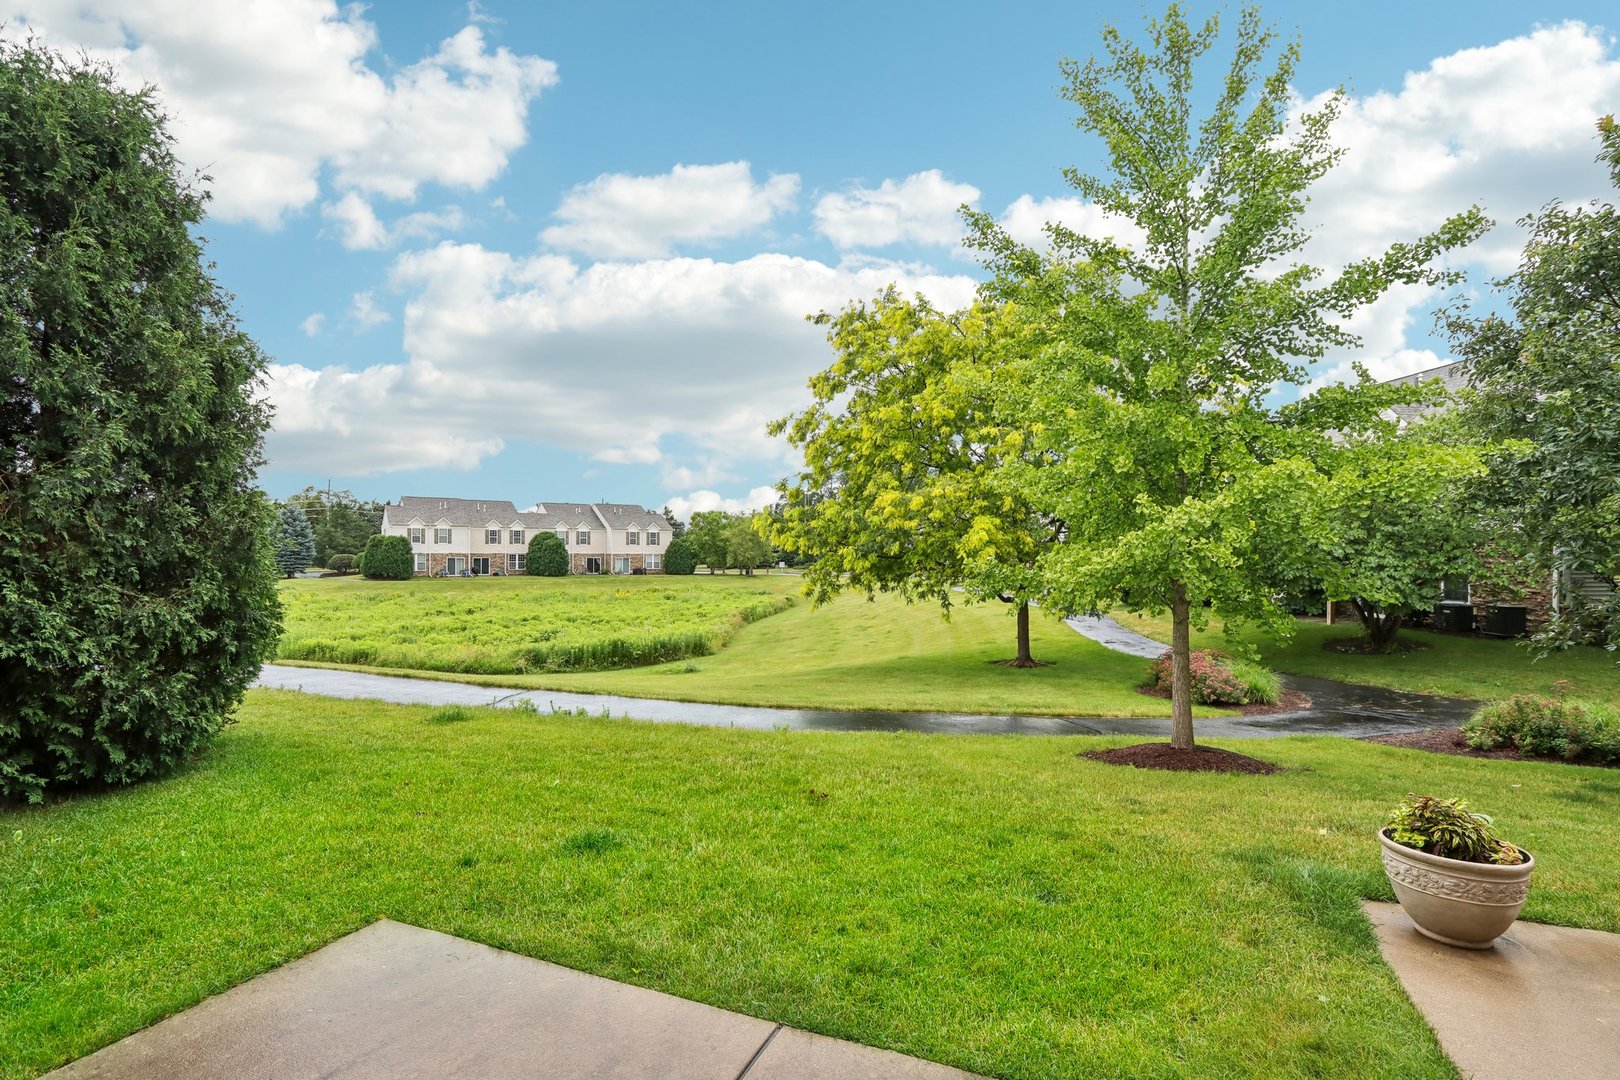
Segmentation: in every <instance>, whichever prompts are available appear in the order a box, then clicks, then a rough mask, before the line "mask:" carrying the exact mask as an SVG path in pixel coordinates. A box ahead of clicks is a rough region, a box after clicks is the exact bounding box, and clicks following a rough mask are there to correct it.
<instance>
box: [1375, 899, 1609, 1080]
mask: <svg viewBox="0 0 1620 1080" xmlns="http://www.w3.org/2000/svg"><path fill="white" fill-rule="evenodd" d="M1363 906H1364V907H1365V908H1366V910H1367V917H1368V918H1370V919H1371V920H1372V924H1373V930H1374V932H1376V933H1377V935H1378V947H1379V948H1380V949H1381V950H1382V951H1383V954H1384V959H1385V960H1386V961H1388V962H1389V966H1390V967H1392V968H1394V969H1395V974H1396V975H1398V976H1399V977H1400V980H1401V985H1402V986H1404V987H1405V988H1406V993H1407V996H1409V997H1410V998H1411V999H1412V1003H1413V1004H1414V1005H1416V1006H1417V1007H1418V1011H1419V1012H1421V1013H1422V1014H1423V1018H1424V1019H1425V1020H1427V1021H1428V1022H1429V1026H1430V1027H1432V1028H1434V1033H1435V1034H1436V1035H1437V1036H1439V1038H1440V1046H1441V1047H1442V1048H1443V1049H1444V1050H1445V1052H1446V1054H1447V1055H1448V1056H1450V1058H1451V1060H1452V1061H1454V1062H1456V1064H1457V1069H1458V1071H1459V1072H1461V1073H1462V1074H1463V1076H1465V1077H1470V1078H1472V1080H1597V1078H1598V1077H1612V1076H1620V934H1608V933H1604V932H1603V931H1601V930H1576V929H1572V928H1570V927H1566V926H1547V925H1544V924H1542V923H1530V922H1516V923H1514V924H1513V927H1512V929H1510V930H1509V931H1508V932H1507V933H1506V934H1504V935H1502V936H1501V937H1500V938H1498V939H1497V941H1496V946H1495V948H1491V949H1486V950H1484V951H1480V952H1476V951H1472V950H1469V949H1454V948H1452V947H1451V946H1450V945H1442V944H1440V942H1438V941H1431V940H1430V939H1429V938H1426V937H1424V936H1423V935H1422V934H1419V933H1418V932H1417V928H1416V927H1414V926H1413V925H1412V920H1411V919H1410V918H1408V917H1407V915H1406V912H1404V911H1402V910H1401V908H1400V905H1399V904H1377V903H1367V904H1364V905H1363Z"/></svg>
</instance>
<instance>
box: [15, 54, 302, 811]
mask: <svg viewBox="0 0 1620 1080" xmlns="http://www.w3.org/2000/svg"><path fill="white" fill-rule="evenodd" d="M0 117H3V118H4V119H3V120H0V192H4V198H3V199H0V260H3V262H4V268H3V270H0V491H3V492H4V495H3V496H0V593H3V594H4V596H5V602H4V603H0V670H3V671H4V672H5V678H4V683H5V698H4V701H3V703H0V798H28V799H31V800H38V799H41V798H43V796H44V794H45V793H46V792H47V791H48V790H49V789H51V788H53V787H57V786H69V785H74V784H82V783H88V782H100V783H107V784H128V783H132V782H134V781H137V780H140V779H142V778H145V777H150V776H153V775H156V774H159V773H161V772H163V771H165V770H167V769H169V768H171V767H173V766H174V765H175V764H176V763H178V762H180V761H181V760H183V759H184V758H185V757H186V756H187V755H189V754H190V753H192V752H193V751H194V750H196V749H197V748H198V747H199V746H201V745H203V744H204V743H206V742H207V740H208V739H209V738H211V737H212V736H213V735H214V733H216V732H217V731H218V730H219V729H220V727H221V726H222V725H223V724H224V723H225V721H226V718H227V717H228V716H229V714H230V712H231V710H232V709H234V708H235V707H236V705H237V704H238V703H239V702H240V701H241V697H242V693H243V691H244V690H245V689H246V688H247V686H248V684H249V683H250V682H251V681H252V679H253V677H254V676H255V675H256V674H257V672H258V670H259V665H260V663H261V662H262V661H263V659H264V657H265V655H266V654H267V653H268V652H269V650H270V649H271V648H273V646H274V644H275V641H276V638H277V636H278V635H279V632H280V626H279V608H278V606H277V603H276V593H275V566H274V562H273V560H272V544H271V534H272V527H271V525H270V522H271V521H272V520H273V517H274V515H273V513H272V511H271V510H270V507H269V504H268V502H267V501H266V500H265V498H264V496H263V494H262V493H261V492H260V491H259V490H258V486H257V483H256V479H255V475H254V474H255V469H256V468H257V466H258V465H259V463H260V461H261V446H262V441H263V433H264V431H265V428H266V427H267V425H268V421H269V415H268V410H267V407H266V406H265V405H264V404H263V402H262V397H263V394H262V387H261V382H262V379H263V377H264V372H265V357H264V355H263V354H262V353H261V352H260V350H259V348H258V346H257V345H255V344H254V342H253V341H252V340H251V339H250V338H249V337H248V336H247V335H246V334H244V333H243V332H242V331H241V330H240V329H239V328H238V326H237V323H236V317H235V315H234V314H233V312H232V311H231V308H230V304H229V300H230V298H229V297H228V296H227V295H226V294H225V293H224V292H222V291H221V290H220V289H219V288H218V286H217V285H216V284H215V283H214V281H213V280H212V278H211V277H210V276H209V273H208V267H207V264H206V263H205V262H204V260H203V253H202V250H201V248H200V246H199V244H198V241H197V239H196V237H195V233H194V231H193V230H194V227H195V226H196V225H197V224H198V222H200V221H201V219H202V216H203V201H204V196H203V195H202V194H201V193H200V192H199V191H198V190H197V189H196V188H195V187H194V186H193V184H192V181H191V179H190V178H189V177H187V176H185V175H183V174H182V170H181V167H180V164H179V162H178V161H177V160H176V159H175V155H174V151H173V145H172V141H171V138H170V136H169V134H168V132H167V130H166V127H165V120H164V117H163V115H162V113H161V112H160V110H159V108H158V105H157V102H156V100H155V98H154V95H153V93H152V92H151V91H150V90H143V91H139V92H129V91H126V90H123V89H121V88H120V87H119V86H118V85H117V83H116V81H115V79H114V77H113V73H112V71H111V70H110V69H108V68H107V67H105V66H102V65H97V64H93V63H90V62H88V61H83V60H68V59H66V58H64V57H62V56H60V55H58V54H56V53H54V52H51V51H50V50H48V49H46V48H44V47H43V46H40V45H38V44H36V43H34V42H25V43H17V42H10V41H0Z"/></svg>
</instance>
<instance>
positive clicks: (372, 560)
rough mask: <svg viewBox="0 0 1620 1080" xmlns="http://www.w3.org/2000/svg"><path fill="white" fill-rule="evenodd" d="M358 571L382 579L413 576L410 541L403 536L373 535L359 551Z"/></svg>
mask: <svg viewBox="0 0 1620 1080" xmlns="http://www.w3.org/2000/svg"><path fill="white" fill-rule="evenodd" d="M360 572H361V573H362V574H364V575H365V576H366V577H368V578H372V579H373V580H382V581H408V580H409V579H410V578H412V577H414V576H415V572H416V560H415V559H414V558H413V557H412V552H411V542H410V541H409V540H408V539H406V538H405V537H403V536H373V537H372V538H371V539H370V540H367V541H366V550H365V551H363V552H361V553H360Z"/></svg>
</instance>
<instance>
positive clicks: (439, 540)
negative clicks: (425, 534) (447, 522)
mask: <svg viewBox="0 0 1620 1080" xmlns="http://www.w3.org/2000/svg"><path fill="white" fill-rule="evenodd" d="M433 542H434V543H435V544H448V543H449V542H450V530H449V529H434V530H433Z"/></svg>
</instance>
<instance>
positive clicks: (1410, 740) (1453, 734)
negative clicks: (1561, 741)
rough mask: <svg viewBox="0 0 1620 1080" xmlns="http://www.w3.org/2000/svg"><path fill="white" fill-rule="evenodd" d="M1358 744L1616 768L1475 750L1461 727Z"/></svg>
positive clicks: (1373, 738)
mask: <svg viewBox="0 0 1620 1080" xmlns="http://www.w3.org/2000/svg"><path fill="white" fill-rule="evenodd" d="M1361 741H1362V742H1370V743H1378V744H1379V745H1381V746H1399V747H1402V748H1404V749H1407V750H1428V751H1429V752H1430V753H1435V754H1455V755H1456V756H1458V757H1477V758H1495V759H1496V760H1498V761H1545V762H1551V763H1552V764H1555V765H1587V766H1591V767H1593V768H1598V769H1615V768H1620V765H1615V764H1609V763H1604V762H1597V761H1564V760H1563V759H1562V758H1549V757H1529V756H1528V755H1525V754H1521V753H1519V752H1518V751H1517V750H1515V749H1513V748H1512V747H1511V746H1504V747H1501V748H1500V749H1497V750H1475V749H1474V748H1473V747H1472V746H1469V745H1468V743H1467V741H1466V740H1465V739H1464V738H1463V732H1462V728H1455V727H1432V728H1424V729H1423V730H1422V731H1403V732H1401V733H1400V734H1397V735H1369V736H1367V737H1366V738H1364V739H1362V740H1361Z"/></svg>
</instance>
